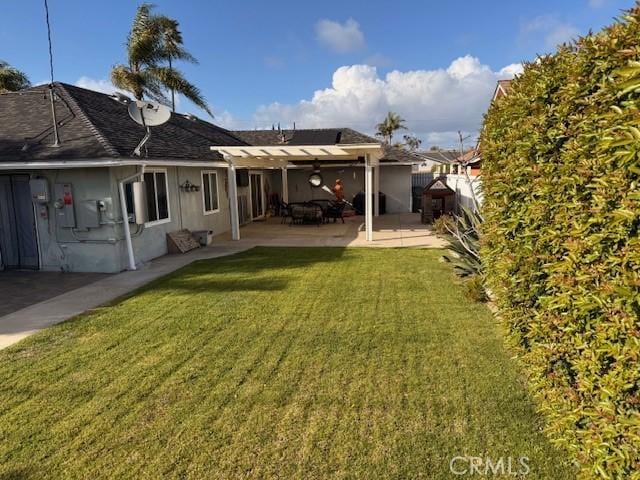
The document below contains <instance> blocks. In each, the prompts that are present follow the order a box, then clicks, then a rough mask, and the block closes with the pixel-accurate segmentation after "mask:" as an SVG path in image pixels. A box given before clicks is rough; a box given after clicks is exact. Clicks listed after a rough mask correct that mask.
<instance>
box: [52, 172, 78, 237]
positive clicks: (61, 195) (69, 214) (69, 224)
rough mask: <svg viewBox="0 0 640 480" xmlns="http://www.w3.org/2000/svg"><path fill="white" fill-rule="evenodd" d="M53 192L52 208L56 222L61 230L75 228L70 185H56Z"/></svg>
mask: <svg viewBox="0 0 640 480" xmlns="http://www.w3.org/2000/svg"><path fill="white" fill-rule="evenodd" d="M53 190H54V192H53V193H54V196H55V198H54V207H55V208H56V222H57V224H58V226H60V227H62V228H75V226H76V216H75V211H74V208H73V191H72V189H71V184H70V183H56V184H55V185H54V187H53Z"/></svg>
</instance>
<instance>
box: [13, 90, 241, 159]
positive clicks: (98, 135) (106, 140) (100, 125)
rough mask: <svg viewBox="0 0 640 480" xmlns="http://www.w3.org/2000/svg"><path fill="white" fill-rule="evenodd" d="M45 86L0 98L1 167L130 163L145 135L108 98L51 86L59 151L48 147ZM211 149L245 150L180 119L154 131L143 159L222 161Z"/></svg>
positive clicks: (207, 126)
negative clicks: (66, 162) (70, 162)
mask: <svg viewBox="0 0 640 480" xmlns="http://www.w3.org/2000/svg"><path fill="white" fill-rule="evenodd" d="M48 89H49V87H48V86H47V85H41V86H37V87H33V88H29V89H27V90H23V91H21V92H14V93H5V94H0V125H2V128H0V161H20V160H23V161H24V160H60V159H64V160H81V159H92V158H114V157H115V158H131V157H132V154H131V153H132V152H133V149H134V148H135V147H136V145H137V144H138V142H139V141H140V140H141V139H142V137H143V136H144V134H145V131H144V128H143V127H142V126H140V125H138V124H137V123H135V122H134V121H133V120H131V118H130V117H129V114H128V113H127V105H126V104H124V103H122V102H119V101H117V100H116V99H114V98H113V97H112V96H110V95H106V94H104V93H99V92H94V91H92V90H87V89H84V88H80V87H75V86H73V85H68V84H64V83H56V84H55V90H56V93H57V95H58V99H57V100H56V102H55V105H56V116H57V120H58V123H59V125H60V127H59V135H60V140H61V145H60V146H59V147H52V146H51V145H52V144H53V128H52V124H51V108H50V103H49V102H50V100H49V96H48ZM212 145H246V143H245V142H243V141H242V140H240V139H239V138H237V137H236V136H234V135H233V134H232V133H231V132H229V131H228V130H225V129H224V128H221V127H218V126H216V125H213V124H211V123H209V122H205V121H204V120H200V119H194V120H192V119H189V118H187V117H185V116H184V115H181V114H173V115H171V119H170V120H169V121H168V122H167V123H166V124H164V125H161V126H158V127H153V128H152V136H151V139H150V140H149V142H148V143H147V145H146V146H147V155H146V158H150V159H165V160H208V161H211V160H212V159H218V158H221V157H220V155H219V154H218V153H217V152H212V151H211V150H210V147H211V146H212Z"/></svg>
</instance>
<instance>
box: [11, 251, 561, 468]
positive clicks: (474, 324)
mask: <svg viewBox="0 0 640 480" xmlns="http://www.w3.org/2000/svg"><path fill="white" fill-rule="evenodd" d="M440 255H441V253H440V252H437V251H426V250H406V249H405V250H400V249H398V250H396V249H339V248H334V249H331V248H324V249H321V248H304V249H303V248H256V249H253V250H250V251H248V252H245V253H242V254H239V255H235V256H231V257H226V258H220V259H215V260H210V261H203V262H198V263H196V264H193V265H191V266H189V267H187V268H185V269H183V270H181V271H179V272H176V273H175V274H173V275H171V276H170V277H167V278H165V279H163V280H160V281H157V282H155V283H154V284H152V285H150V286H149V287H148V288H145V289H144V290H142V291H140V292H138V293H137V294H136V295H134V296H131V297H129V298H127V299H124V300H122V301H121V302H119V303H117V304H114V305H112V306H107V307H104V308H101V309H98V310H96V311H94V312H91V313H89V314H86V315H84V316H82V317H79V318H76V319H74V320H72V321H68V322H65V323H63V324H60V325H58V326H56V327H53V328H50V329H48V330H47V331H45V332H41V333H40V334H37V335H34V336H32V337H30V338H28V339H26V340H25V341H22V342H21V343H19V344H17V345H15V346H14V347H12V348H10V349H8V350H4V351H0V479H2V480H4V479H9V478H18V479H19V478H34V479H42V478H56V479H58V478H83V479H84V478H86V479H94V478H98V477H103V478H135V479H139V478H160V477H168V478H240V477H242V478H245V477H249V478H296V479H312V478H318V479H324V478H362V479H372V478H399V479H400V478H402V479H407V478H426V479H439V478H465V477H455V476H454V475H452V473H451V472H450V471H449V462H450V460H451V458H452V457H454V456H462V455H470V456H476V457H483V458H486V457H490V458H492V459H495V460H497V459H499V458H500V457H505V462H506V461H507V457H512V458H513V462H514V466H513V469H514V470H516V469H517V468H518V465H517V461H518V458H519V457H521V456H526V457H528V458H529V462H528V464H529V466H530V469H531V472H530V474H529V475H528V476H527V478H544V479H554V478H558V479H562V480H565V479H568V478H571V472H570V471H568V470H567V469H566V467H563V462H564V457H563V456H562V455H560V454H559V453H558V452H557V451H556V450H555V449H553V448H552V447H551V446H550V444H549V443H548V442H547V441H546V440H545V437H544V436H543V435H542V433H541V422H540V418H539V417H538V416H537V415H536V414H535V412H534V409H533V406H532V403H531V401H530V399H529V397H528V396H527V394H526V390H525V387H524V385H523V382H522V379H521V377H520V373H519V372H518V369H517V368H516V365H515V364H514V363H513V361H512V360H511V359H510V358H509V356H508V354H507V353H506V352H505V350H504V349H503V347H502V340H501V333H500V330H499V328H498V327H497V325H496V323H495V321H494V320H493V318H492V316H491V314H490V313H489V311H488V310H487V308H486V307H485V306H484V305H481V304H475V303H473V302H471V301H469V300H467V299H465V298H464V297H463V296H462V294H461V288H459V286H458V285H456V283H455V280H454V278H453V276H452V273H451V270H450V267H449V266H448V265H447V264H443V263H441V262H440V261H439V257H440ZM457 467H458V468H462V467H464V464H463V463H460V464H457ZM478 477H479V476H478V475H477V474H476V475H475V476H473V477H472V478H478ZM492 478H496V477H495V476H492ZM510 478H513V477H510Z"/></svg>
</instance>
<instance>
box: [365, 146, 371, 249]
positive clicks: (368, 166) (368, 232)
mask: <svg viewBox="0 0 640 480" xmlns="http://www.w3.org/2000/svg"><path fill="white" fill-rule="evenodd" d="M372 193H373V167H372V166H371V156H370V155H369V154H368V153H367V154H366V155H365V157H364V228H365V232H366V239H367V242H371V241H373V205H372V203H373V202H372V198H371V197H372Z"/></svg>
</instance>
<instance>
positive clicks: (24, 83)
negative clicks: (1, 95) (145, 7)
mask: <svg viewBox="0 0 640 480" xmlns="http://www.w3.org/2000/svg"><path fill="white" fill-rule="evenodd" d="M30 86H31V82H29V78H28V77H27V76H26V75H25V74H24V73H23V72H21V71H20V70H18V69H17V68H14V67H12V66H11V65H9V64H8V63H7V62H5V61H3V60H0V92H17V91H18V90H22V89H24V88H29V87H30Z"/></svg>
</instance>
